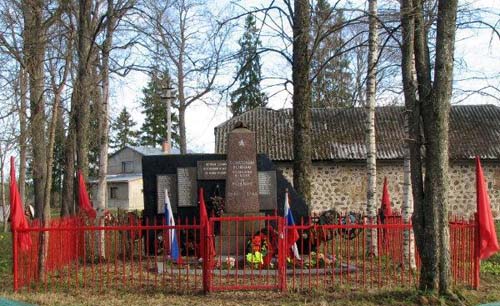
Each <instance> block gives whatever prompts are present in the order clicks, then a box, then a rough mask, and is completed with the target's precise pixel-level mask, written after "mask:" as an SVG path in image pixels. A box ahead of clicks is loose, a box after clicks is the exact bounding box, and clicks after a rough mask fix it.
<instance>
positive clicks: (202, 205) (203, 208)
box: [199, 188, 215, 257]
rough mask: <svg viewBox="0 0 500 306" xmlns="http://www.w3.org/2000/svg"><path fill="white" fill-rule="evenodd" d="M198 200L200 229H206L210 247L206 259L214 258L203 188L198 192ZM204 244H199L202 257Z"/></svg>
mask: <svg viewBox="0 0 500 306" xmlns="http://www.w3.org/2000/svg"><path fill="white" fill-rule="evenodd" d="M199 200H200V225H201V227H202V228H206V233H207V237H208V245H209V246H210V249H209V250H208V252H209V253H208V254H207V255H208V257H214V256H215V247H214V245H213V243H212V233H211V230H210V225H209V223H208V214H207V207H206V205H205V197H204V196H203V188H200V191H199ZM204 252H205V244H204V243H203V241H201V242H200V253H201V255H202V256H203V255H204V254H205V253H204Z"/></svg>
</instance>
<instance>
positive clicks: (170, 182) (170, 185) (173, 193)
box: [156, 174, 177, 214]
mask: <svg viewBox="0 0 500 306" xmlns="http://www.w3.org/2000/svg"><path fill="white" fill-rule="evenodd" d="M165 189H167V190H168V196H169V198H170V204H171V205H172V210H173V212H174V213H175V212H177V176H176V175H175V174H167V175H157V176H156V193H157V195H158V196H157V212H158V213H159V214H163V213H165Z"/></svg>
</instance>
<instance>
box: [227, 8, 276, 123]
mask: <svg viewBox="0 0 500 306" xmlns="http://www.w3.org/2000/svg"><path fill="white" fill-rule="evenodd" d="M239 44H240V52H239V58H240V59H239V68H238V76H237V78H238V80H239V83H240V84H239V87H238V89H236V90H235V91H233V92H232V93H231V112H232V113H233V116H238V115H240V114H242V113H244V112H246V111H248V110H251V109H254V108H256V107H264V106H266V104H267V97H266V95H265V94H264V93H263V92H261V87H260V82H261V81H262V74H261V64H260V55H259V54H258V53H257V49H258V48H259V47H260V45H261V42H260V39H259V36H258V31H257V27H256V26H255V17H254V16H253V15H252V14H249V15H248V16H247V17H246V19H245V33H243V37H242V38H241V39H240V41H239Z"/></svg>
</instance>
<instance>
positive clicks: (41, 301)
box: [0, 223, 500, 306]
mask: <svg viewBox="0 0 500 306" xmlns="http://www.w3.org/2000/svg"><path fill="white" fill-rule="evenodd" d="M497 232H499V236H500V223H497ZM11 269H12V267H11V236H10V233H0V297H5V298H8V299H13V300H19V301H25V302H29V303H34V304H38V305H127V306H132V305H148V306H153V305H190V306H195V305H203V306H215V305H224V306H226V305H227V306H229V305H366V306H367V305H422V304H428V305H464V304H465V305H477V304H481V303H489V302H494V301H499V302H500V286H498V283H499V282H500V253H497V254H496V255H494V256H492V257H491V258H490V259H488V260H487V261H484V262H483V263H482V267H481V286H480V289H479V290H477V291H476V290H470V289H465V288H458V289H456V292H457V295H458V296H460V297H461V299H462V302H453V301H450V300H447V301H444V300H438V299H436V298H433V297H428V296H422V295H419V294H418V292H417V291H416V290H408V289H405V290H392V291H389V290H353V289H350V288H336V289H335V290H332V291H321V292H319V291H314V292H302V293H288V294H286V295H285V294H280V293H278V292H224V293H211V294H209V295H207V296H205V295H202V294H197V295H170V294H162V293H160V292H157V291H155V292H148V291H144V292H125V291H123V290H116V291H106V292H103V293H99V292H95V291H92V290H90V289H79V290H71V291H60V292H54V293H33V292H31V293H27V292H23V293H13V292H12V276H11Z"/></svg>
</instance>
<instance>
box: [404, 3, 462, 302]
mask: <svg viewBox="0 0 500 306" xmlns="http://www.w3.org/2000/svg"><path fill="white" fill-rule="evenodd" d="M456 13H457V0H451V1H446V0H440V1H439V5H438V25H437V36H436V51H435V63H434V67H435V68H434V82H432V78H431V73H432V71H431V64H430V55H429V48H428V44H427V33H426V30H425V24H424V18H423V6H422V2H421V0H403V1H402V3H401V21H402V27H403V44H402V51H403V53H402V55H403V56H402V70H403V86H404V94H405V104H406V106H407V109H409V110H411V113H409V131H410V142H409V147H410V156H411V168H412V189H413V198H414V208H415V212H414V214H413V228H414V230H415V239H416V243H417V247H418V249H419V253H420V258H421V260H422V266H421V273H420V289H421V290H430V291H434V290H437V289H439V292H440V293H441V294H445V293H448V292H449V289H450V281H449V277H450V273H449V269H450V253H449V249H450V245H449V228H448V226H449V225H448V200H447V199H448V192H449V191H448V161H449V156H448V116H449V110H450V101H451V91H452V77H453V53H454V40H455V28H456ZM412 52H414V58H415V69H416V74H417V80H418V86H417V90H415V86H414V85H413V83H412V78H413V75H412V74H413V72H412V57H413V53H412ZM417 97H418V99H417ZM422 130H423V134H424V137H425V144H426V146H425V157H422V150H421V144H422V140H421V136H420V133H421V131H422ZM422 161H423V162H424V164H425V170H426V171H425V180H424V177H423V164H422Z"/></svg>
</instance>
